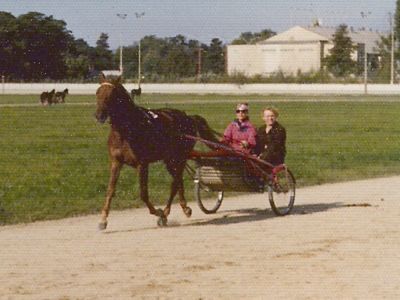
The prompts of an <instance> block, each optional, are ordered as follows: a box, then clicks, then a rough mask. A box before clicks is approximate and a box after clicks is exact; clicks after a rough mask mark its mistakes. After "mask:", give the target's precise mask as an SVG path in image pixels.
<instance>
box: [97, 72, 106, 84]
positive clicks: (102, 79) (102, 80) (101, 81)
mask: <svg viewBox="0 0 400 300" xmlns="http://www.w3.org/2000/svg"><path fill="white" fill-rule="evenodd" d="M105 81H106V76H104V73H103V72H100V74H99V83H100V84H102V83H103V82H105Z"/></svg>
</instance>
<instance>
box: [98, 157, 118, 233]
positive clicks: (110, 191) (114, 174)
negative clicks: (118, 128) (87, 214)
mask: <svg viewBox="0 0 400 300" xmlns="http://www.w3.org/2000/svg"><path fill="white" fill-rule="evenodd" d="M121 167H122V164H121V163H120V162H119V161H117V160H113V161H112V162H111V169H110V171H111V176H110V180H109V182H108V188H107V194H106V201H105V203H104V207H103V209H102V211H101V221H100V223H99V229H100V230H104V229H106V227H107V217H108V214H109V212H110V206H111V199H112V197H113V196H114V193H115V187H116V185H117V181H118V177H119V173H120V171H121Z"/></svg>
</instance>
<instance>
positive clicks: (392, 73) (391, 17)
mask: <svg viewBox="0 0 400 300" xmlns="http://www.w3.org/2000/svg"><path fill="white" fill-rule="evenodd" d="M389 18H390V35H391V40H390V44H391V45H390V84H393V82H394V17H393V16H392V14H391V13H389Z"/></svg>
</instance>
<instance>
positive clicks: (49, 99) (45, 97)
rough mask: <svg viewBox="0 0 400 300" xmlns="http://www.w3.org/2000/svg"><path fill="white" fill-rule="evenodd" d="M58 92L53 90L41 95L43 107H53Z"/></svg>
mask: <svg viewBox="0 0 400 300" xmlns="http://www.w3.org/2000/svg"><path fill="white" fill-rule="evenodd" d="M55 92H56V90H55V89H52V90H51V91H50V92H43V93H41V94H40V102H41V103H42V105H51V104H52V103H53V102H54V95H55Z"/></svg>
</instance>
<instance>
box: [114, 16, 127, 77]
mask: <svg viewBox="0 0 400 300" xmlns="http://www.w3.org/2000/svg"><path fill="white" fill-rule="evenodd" d="M127 16H128V15H127V14H117V17H118V18H120V19H122V20H125V19H126V17H127ZM121 35H122V33H121V31H120V32H119V71H120V72H121V75H122V73H123V71H124V70H123V66H122V36H121Z"/></svg>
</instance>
